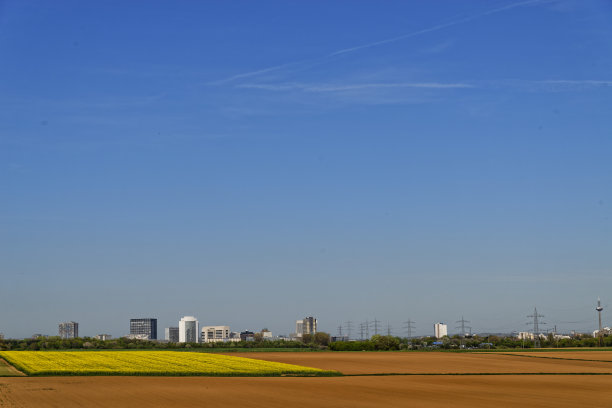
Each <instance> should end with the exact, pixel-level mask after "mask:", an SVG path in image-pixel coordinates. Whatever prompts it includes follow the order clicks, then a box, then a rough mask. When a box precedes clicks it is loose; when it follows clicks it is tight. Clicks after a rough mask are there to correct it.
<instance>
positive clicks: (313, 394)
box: [0, 375, 612, 408]
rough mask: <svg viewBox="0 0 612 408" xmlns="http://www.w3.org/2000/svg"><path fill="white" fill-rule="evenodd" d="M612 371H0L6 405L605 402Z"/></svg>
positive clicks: (271, 407) (0, 396)
mask: <svg viewBox="0 0 612 408" xmlns="http://www.w3.org/2000/svg"><path fill="white" fill-rule="evenodd" d="M611 384H612V378H610V377H609V376H585V375H576V376H574V375H563V376H554V375H544V376H539V375H537V376H521V375H509V376H381V377H329V378H321V377H319V378H316V377H315V378H290V377H285V378H201V377H200V378H195V377H186V378H177V377H167V378H163V377H72V378H65V377H47V378H34V377H26V378H9V377H5V378H0V407H3V408H4V407H6V408H8V407H11V408H12V407H66V408H70V407H117V408H122V407H136V406H138V407H142V406H148V407H169V406H173V407H174V406H176V407H179V406H184V407H193V406H204V405H210V406H240V407H267V408H275V407H283V408H285V407H288V406H293V407H303V406H311V405H314V406H317V407H320V408H324V407H357V408H360V407H381V406H389V407H406V406H415V407H445V408H447V407H448V406H454V407H471V408H474V407H476V408H477V407H493V406H528V407H555V408H558V407H576V406H606V403H605V402H604V401H610V399H611V398H612V387H611V386H610V385H611Z"/></svg>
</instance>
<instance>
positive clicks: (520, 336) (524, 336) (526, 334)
mask: <svg viewBox="0 0 612 408" xmlns="http://www.w3.org/2000/svg"><path fill="white" fill-rule="evenodd" d="M516 337H517V338H518V339H519V340H533V339H534V338H535V336H534V335H533V333H529V332H519V333H518V334H517V335H516Z"/></svg>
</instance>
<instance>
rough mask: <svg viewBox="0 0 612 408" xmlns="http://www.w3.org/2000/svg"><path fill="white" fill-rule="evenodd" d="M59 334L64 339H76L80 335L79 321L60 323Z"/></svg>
mask: <svg viewBox="0 0 612 408" xmlns="http://www.w3.org/2000/svg"><path fill="white" fill-rule="evenodd" d="M59 336H60V337H61V338H62V339H75V338H77V337H79V324H78V323H77V322H64V323H60V324H59Z"/></svg>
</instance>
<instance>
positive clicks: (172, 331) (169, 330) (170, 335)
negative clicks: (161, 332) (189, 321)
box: [166, 327, 179, 343]
mask: <svg viewBox="0 0 612 408" xmlns="http://www.w3.org/2000/svg"><path fill="white" fill-rule="evenodd" d="M166 341H169V342H170V343H178V341H179V328H178V327H166Z"/></svg>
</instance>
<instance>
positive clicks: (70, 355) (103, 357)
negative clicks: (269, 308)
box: [0, 351, 334, 376]
mask: <svg viewBox="0 0 612 408" xmlns="http://www.w3.org/2000/svg"><path fill="white" fill-rule="evenodd" d="M0 357H1V358H4V359H5V360H6V361H7V362H9V363H10V364H12V365H13V366H15V367H16V368H18V369H19V370H21V371H22V372H24V373H26V374H28V375H34V376H40V375H141V376H142V375H163V376H173V375H183V376H184V375H189V376H196V375H205V376H246V375H250V376H273V375H286V374H294V375H325V374H334V373H330V372H325V371H324V370H321V369H318V368H310V367H301V366H297V365H291V364H286V363H279V362H273V361H264V360H255V359H252V358H244V357H237V356H226V355H221V354H204V353H183V352H174V351H2V352H0Z"/></svg>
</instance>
